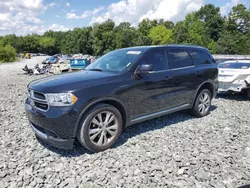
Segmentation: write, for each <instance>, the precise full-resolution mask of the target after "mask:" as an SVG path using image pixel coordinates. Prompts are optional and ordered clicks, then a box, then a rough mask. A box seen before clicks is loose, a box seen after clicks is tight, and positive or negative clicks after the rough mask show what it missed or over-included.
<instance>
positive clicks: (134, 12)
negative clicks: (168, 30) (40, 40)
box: [0, 0, 250, 35]
mask: <svg viewBox="0 0 250 188" xmlns="http://www.w3.org/2000/svg"><path fill="white" fill-rule="evenodd" d="M208 3H212V4H215V5H216V6H218V7H220V8H221V13H222V15H226V14H227V13H228V11H229V10H230V9H231V7H232V6H235V5H237V4H238V3H243V4H245V5H246V6H247V7H249V6H250V0H1V1H0V35H5V34H10V33H15V34H16V35H25V34H28V33H39V34H42V33H44V32H45V31H47V30H54V31H67V30H69V29H73V28H75V27H84V26H89V25H91V24H93V23H95V22H100V23H101V22H103V21H105V20H107V19H109V18H110V19H113V20H114V21H115V22H116V24H119V23H120V22H124V21H127V22H130V23H132V24H133V25H136V24H137V23H138V22H139V21H140V20H142V19H143V18H150V19H159V18H164V19H165V20H171V21H174V22H176V21H178V20H182V19H184V17H185V15H186V14H187V13H190V12H192V11H195V10H198V9H199V8H200V7H201V6H203V5H205V4H208Z"/></svg>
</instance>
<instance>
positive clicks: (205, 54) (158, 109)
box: [25, 45, 218, 152]
mask: <svg viewBox="0 0 250 188" xmlns="http://www.w3.org/2000/svg"><path fill="white" fill-rule="evenodd" d="M217 88H218V69H217V65H216V64H215V62H214V59H213V58H212V56H211V55H210V53H209V51H208V50H207V49H205V48H202V47H199V46H189V45H166V46H148V47H133V48H126V49H120V50H116V51H113V52H110V53H108V54H106V55H104V56H102V57H100V58H99V59H98V60H96V61H95V62H94V63H92V64H90V65H89V66H88V67H87V68H86V69H85V70H83V71H78V72H73V73H67V74H64V75H63V76H61V75H58V76H52V77H47V78H43V79H40V80H36V81H33V82H31V83H30V84H29V85H28V93H29V96H28V98H27V100H26V104H25V108H26V113H27V116H28V119H29V122H30V126H31V128H32V130H33V131H34V132H35V134H36V135H37V136H38V137H39V138H41V139H42V140H44V141H46V142H48V143H50V144H52V145H53V146H56V147H59V148H63V149H71V148H72V147H73V143H74V140H75V139H76V138H77V139H78V141H79V142H80V143H81V144H82V145H83V146H85V147H86V148H87V149H89V150H91V151H96V152H97V151H103V150H105V149H107V148H110V147H111V146H112V145H113V144H114V143H115V142H116V141H117V140H118V139H119V136H120V134H121V132H122V130H123V129H124V128H125V127H127V126H130V125H133V124H136V123H139V122H142V121H146V120H149V119H152V118H156V117H159V116H163V115H166V114H169V113H173V112H176V111H180V110H185V109H190V110H191V112H192V113H193V114H194V115H195V116H197V117H203V116H206V115H208V113H209V111H210V106H211V100H212V98H213V97H214V96H215V95H216V93H217Z"/></svg>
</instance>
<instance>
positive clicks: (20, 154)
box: [0, 58, 250, 188]
mask: <svg viewBox="0 0 250 188" xmlns="http://www.w3.org/2000/svg"><path fill="white" fill-rule="evenodd" d="M41 60H42V59H41V58H35V59H31V60H25V61H23V62H19V63H14V64H5V65H0V81H1V84H0V104H1V106H0V148H1V150H0V151H1V152H0V187H1V188H5V187H70V188H74V187H81V188H85V187H197V188H202V187H218V188H224V187H227V188H231V187H232V188H233V187H239V186H243V185H247V184H250V134H249V133H250V118H249V117H250V116H249V114H250V102H249V101H246V100H245V99H244V97H243V96H241V95H235V96H228V95H223V96H220V97H219V98H217V99H215V100H214V101H213V106H212V111H211V114H210V115H209V116H207V117H205V118H201V119H196V118H194V117H192V116H191V115H189V114H188V113H185V112H181V113H175V114H172V115H168V116H165V117H161V118H158V119H154V120H151V121H147V122H145V123H141V124H138V125H135V126H133V127H130V128H128V129H126V130H125V132H124V133H123V134H122V135H121V138H120V140H119V142H118V144H117V145H116V146H115V147H113V148H112V149H109V150H107V151H105V152H102V153H94V154H92V153H89V152H88V151H87V150H85V149H83V148H81V147H80V146H79V144H77V143H76V145H75V147H74V149H73V150H72V151H63V150H59V149H55V148H53V147H51V146H49V145H47V144H45V143H43V142H42V141H39V142H38V141H37V139H36V137H35V136H34V134H33V132H32V131H31V130H30V128H29V126H28V123H27V118H26V116H25V112H24V100H25V97H26V86H27V84H28V83H29V82H30V81H32V80H34V79H36V78H39V77H40V76H27V75H23V74H22V70H21V68H22V67H23V66H24V65H25V64H26V63H28V65H32V66H33V65H34V64H35V63H36V62H38V61H41Z"/></svg>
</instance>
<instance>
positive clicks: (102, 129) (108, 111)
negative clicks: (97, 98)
mask: <svg viewBox="0 0 250 188" xmlns="http://www.w3.org/2000/svg"><path fill="white" fill-rule="evenodd" d="M106 118H108V119H106ZM100 119H101V120H100ZM106 121H108V122H109V123H105V122H106ZM107 127H112V128H109V129H107ZM122 128H123V121H122V116H121V114H120V112H119V111H118V110H117V109H116V108H115V107H113V106H111V105H108V104H99V105H96V106H94V107H93V108H92V109H91V110H90V111H89V112H87V114H86V115H85V116H84V117H83V118H82V121H81V122H80V125H79V129H78V133H77V139H78V141H79V143H80V144H81V145H82V146H84V147H85V148H87V149H88V150H90V151H93V152H100V151H104V150H106V149H108V148H110V147H111V146H113V145H114V144H115V143H116V141H117V140H118V139H119V137H120V135H121V132H122ZM90 131H92V133H90ZM105 138H106V139H105ZM105 142H106V143H105Z"/></svg>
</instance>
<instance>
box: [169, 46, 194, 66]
mask: <svg viewBox="0 0 250 188" xmlns="http://www.w3.org/2000/svg"><path fill="white" fill-rule="evenodd" d="M168 55H169V67H170V69H177V68H183V67H189V66H192V65H193V61H192V59H191V57H190V55H189V54H188V52H187V51H186V50H181V49H180V50H179V49H175V50H169V52H168Z"/></svg>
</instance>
